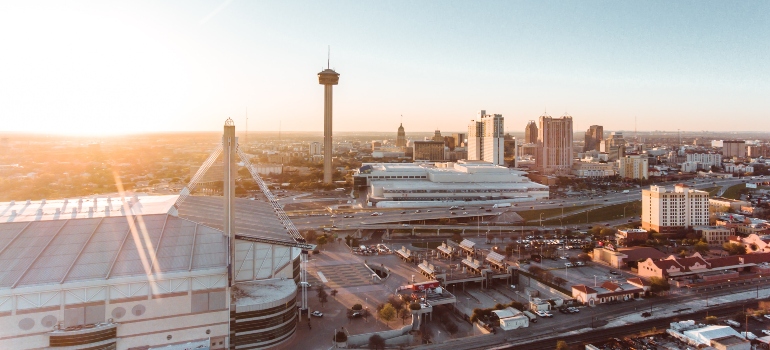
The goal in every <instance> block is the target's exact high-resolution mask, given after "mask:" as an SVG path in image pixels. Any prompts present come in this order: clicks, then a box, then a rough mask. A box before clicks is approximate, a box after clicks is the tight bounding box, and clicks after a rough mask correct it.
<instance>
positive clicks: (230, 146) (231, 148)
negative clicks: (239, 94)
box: [222, 118, 238, 286]
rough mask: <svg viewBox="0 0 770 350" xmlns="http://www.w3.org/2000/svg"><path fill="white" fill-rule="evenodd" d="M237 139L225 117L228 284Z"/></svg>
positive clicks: (232, 268) (232, 256)
mask: <svg viewBox="0 0 770 350" xmlns="http://www.w3.org/2000/svg"><path fill="white" fill-rule="evenodd" d="M237 147H238V139H237V138H236V137H235V123H234V122H233V120H232V119H230V118H227V120H226V121H225V132H224V135H222V151H223V154H222V155H223V157H222V162H223V164H222V170H223V171H222V172H223V173H224V184H223V185H224V188H223V193H222V194H223V195H222V198H223V200H224V202H225V203H224V204H225V205H224V208H225V215H224V234H225V235H226V236H227V238H228V239H229V242H230V244H229V246H230V254H229V259H228V265H227V266H228V279H229V280H230V283H229V284H230V286H232V285H233V284H234V283H235V266H234V265H235V264H234V263H235V175H236V174H237V169H236V168H235V158H236V157H237V156H238V155H237Z"/></svg>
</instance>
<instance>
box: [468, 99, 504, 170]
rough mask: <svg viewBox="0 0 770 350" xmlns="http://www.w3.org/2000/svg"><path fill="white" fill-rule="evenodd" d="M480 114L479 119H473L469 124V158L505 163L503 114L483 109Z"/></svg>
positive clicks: (497, 163) (496, 163) (499, 163)
mask: <svg viewBox="0 0 770 350" xmlns="http://www.w3.org/2000/svg"><path fill="white" fill-rule="evenodd" d="M478 116H479V121H476V120H471V122H470V124H469V125H468V159H469V160H483V161H485V162H490V163H492V164H495V165H504V164H505V145H504V137H503V130H504V127H503V115H502V114H487V112H486V111H485V110H482V111H481V112H479V114H478Z"/></svg>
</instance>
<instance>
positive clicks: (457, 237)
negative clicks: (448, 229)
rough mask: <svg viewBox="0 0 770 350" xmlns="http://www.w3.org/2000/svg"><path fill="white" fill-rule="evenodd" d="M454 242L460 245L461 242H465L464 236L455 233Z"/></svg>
mask: <svg viewBox="0 0 770 350" xmlns="http://www.w3.org/2000/svg"><path fill="white" fill-rule="evenodd" d="M452 240H453V241H454V242H455V243H460V242H462V241H463V236H462V235H461V234H459V233H455V234H453V235H452Z"/></svg>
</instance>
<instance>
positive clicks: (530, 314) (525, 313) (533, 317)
mask: <svg viewBox="0 0 770 350" xmlns="http://www.w3.org/2000/svg"><path fill="white" fill-rule="evenodd" d="M522 313H523V314H524V315H525V316H527V318H529V322H532V323H537V316H535V314H533V313H531V312H529V311H524V312H522Z"/></svg>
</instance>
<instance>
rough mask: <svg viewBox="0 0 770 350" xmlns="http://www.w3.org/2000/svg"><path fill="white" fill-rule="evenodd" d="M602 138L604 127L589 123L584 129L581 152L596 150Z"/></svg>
mask: <svg viewBox="0 0 770 350" xmlns="http://www.w3.org/2000/svg"><path fill="white" fill-rule="evenodd" d="M602 140H604V127H603V126H601V125H591V127H589V128H588V130H586V136H585V144H584V145H583V152H588V151H598V150H599V148H600V145H601V142H602Z"/></svg>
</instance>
